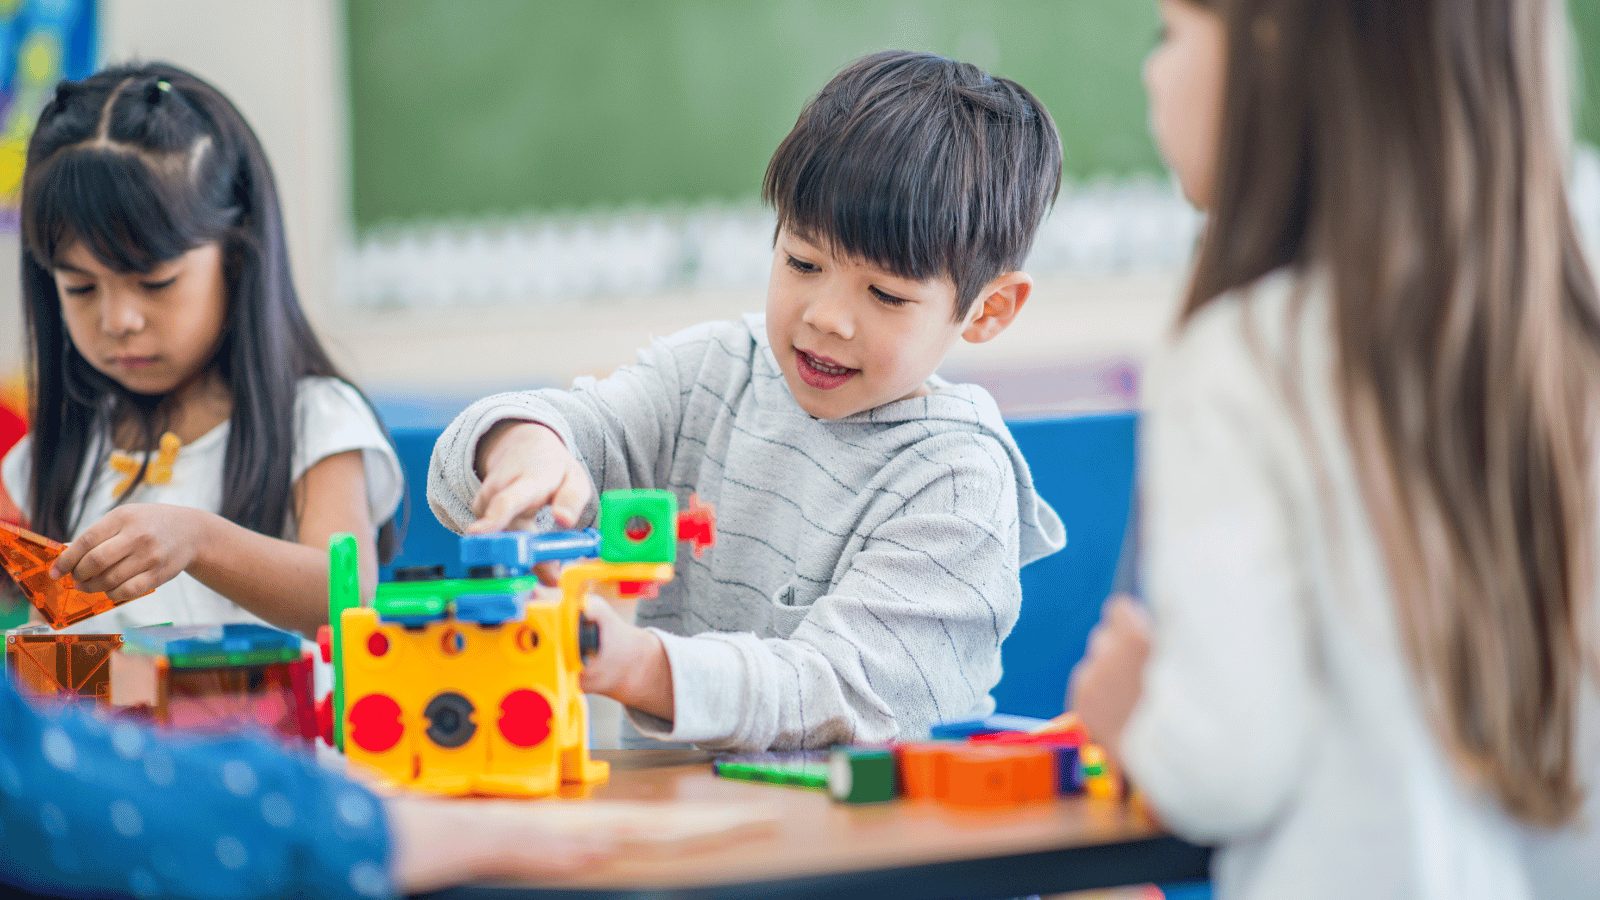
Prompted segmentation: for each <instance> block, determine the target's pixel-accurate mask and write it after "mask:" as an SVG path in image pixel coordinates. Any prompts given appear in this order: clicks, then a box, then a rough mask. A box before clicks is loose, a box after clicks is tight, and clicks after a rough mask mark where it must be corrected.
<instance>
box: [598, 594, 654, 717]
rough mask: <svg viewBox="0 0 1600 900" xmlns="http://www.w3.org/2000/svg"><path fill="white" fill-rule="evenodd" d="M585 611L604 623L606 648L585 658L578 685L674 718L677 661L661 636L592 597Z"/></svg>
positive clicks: (602, 631)
mask: <svg viewBox="0 0 1600 900" xmlns="http://www.w3.org/2000/svg"><path fill="white" fill-rule="evenodd" d="M584 615H585V616H587V617H588V618H589V619H590V620H591V621H593V622H594V623H595V624H596V625H597V626H598V627H599V629H600V649H599V651H598V652H596V653H594V654H592V655H590V656H588V657H586V658H585V659H584V661H583V672H582V673H580V674H579V676H578V686H579V687H580V688H581V689H582V690H583V692H584V693H586V694H602V695H604V696H607V697H610V698H611V699H613V700H616V701H617V702H618V703H621V704H622V705H623V706H629V707H632V708H634V709H637V710H640V711H641V712H646V713H649V714H650V715H652V716H655V717H656V718H658V719H666V720H667V721H669V722H670V721H672V718H673V713H674V707H673V702H672V667H671V666H670V665H669V664H668V662H667V650H666V648H665V647H663V646H662V645H661V639H660V638H658V637H656V636H655V635H654V634H653V633H651V632H650V631H649V630H648V629H644V628H640V627H639V626H637V625H635V624H633V623H632V622H629V621H628V620H627V619H624V618H623V617H622V615H621V614H619V613H618V612H617V611H616V610H615V609H613V608H612V607H611V604H610V603H607V602H606V601H605V600H602V599H600V598H598V597H590V598H589V602H588V604H587V605H586V606H585V607H584Z"/></svg>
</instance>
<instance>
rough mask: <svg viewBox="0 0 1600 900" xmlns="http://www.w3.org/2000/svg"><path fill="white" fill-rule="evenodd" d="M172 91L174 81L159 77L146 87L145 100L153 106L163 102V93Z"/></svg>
mask: <svg viewBox="0 0 1600 900" xmlns="http://www.w3.org/2000/svg"><path fill="white" fill-rule="evenodd" d="M171 92H172V83H171V82H169V81H167V80H166V79H165V78H157V79H156V80H155V81H152V82H150V84H149V85H148V86H146V87H145V89H144V101H145V102H146V103H148V104H150V105H151V106H154V105H156V104H157V103H160V102H161V98H162V96H163V95H165V94H169V93H171Z"/></svg>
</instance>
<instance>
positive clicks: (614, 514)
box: [600, 490, 678, 563]
mask: <svg viewBox="0 0 1600 900" xmlns="http://www.w3.org/2000/svg"><path fill="white" fill-rule="evenodd" d="M630 530H632V531H635V532H636V533H635V534H634V535H632V536H630V533H629V532H630ZM640 531H642V532H643V534H642V536H641V535H639V534H637V532H640ZM600 558H601V559H602V560H604V561H606V562H613V563H628V562H642V563H672V562H676V561H677V559H678V498H677V497H675V496H673V494H672V492H671V491H657V490H632V491H606V492H605V493H604V494H601V495H600Z"/></svg>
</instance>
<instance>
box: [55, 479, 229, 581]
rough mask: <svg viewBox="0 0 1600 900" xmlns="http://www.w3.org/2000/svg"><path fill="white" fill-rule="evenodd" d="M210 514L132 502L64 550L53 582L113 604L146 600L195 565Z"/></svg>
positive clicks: (107, 517) (113, 511)
mask: <svg viewBox="0 0 1600 900" xmlns="http://www.w3.org/2000/svg"><path fill="white" fill-rule="evenodd" d="M210 517H211V514H210V513H207V512H204V511H202V510H198V509H190V508H188V507H185V506H168V505H166V504H163V503H129V504H128V505H126V506H119V507H117V508H115V509H113V510H111V511H110V512H108V513H106V514H105V517H104V518H102V519H101V520H100V521H98V522H96V523H94V524H93V525H90V526H89V528H88V529H87V530H85V531H84V532H83V534H81V535H79V536H78V539H77V540H75V541H73V542H72V543H71V544H69V545H68V546H67V549H66V550H64V551H62V553H61V556H60V558H58V559H57V560H56V562H55V565H54V566H52V567H51V568H50V575H51V577H53V578H60V577H61V576H62V575H71V576H72V578H73V580H74V581H76V582H77V583H78V589H79V590H83V591H88V592H90V593H98V592H101V591H104V592H105V593H106V594H107V595H109V596H110V597H111V599H113V600H117V601H122V600H132V599H133V598H135V597H142V596H144V595H145V594H148V593H150V592H151V591H153V590H155V589H156V588H158V587H160V586H161V585H163V584H166V583H167V582H169V581H171V580H172V579H174V578H176V577H177V576H178V573H179V572H182V571H184V570H185V569H187V568H189V565H190V564H191V563H193V562H194V560H195V555H196V554H197V553H198V552H199V548H200V546H201V543H202V542H203V541H204V539H205V536H204V532H205V527H206V522H207V519H208V518H210Z"/></svg>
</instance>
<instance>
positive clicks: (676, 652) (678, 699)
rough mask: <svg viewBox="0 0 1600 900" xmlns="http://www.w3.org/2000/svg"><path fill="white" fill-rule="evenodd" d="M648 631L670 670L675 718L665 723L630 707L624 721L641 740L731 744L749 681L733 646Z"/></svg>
mask: <svg viewBox="0 0 1600 900" xmlns="http://www.w3.org/2000/svg"><path fill="white" fill-rule="evenodd" d="M650 631H651V632H652V633H653V634H655V636H656V637H658V638H660V639H661V646H662V647H663V648H664V649H665V650H666V653H667V664H668V665H669V666H670V667H671V669H672V704H673V709H674V710H675V719H674V720H673V721H671V722H668V721H667V720H665V719H660V718H657V717H655V716H652V715H649V714H648V713H642V712H640V711H638V710H636V709H628V718H629V720H630V721H632V722H633V725H634V727H635V728H637V729H639V732H640V733H641V734H643V735H644V736H646V737H650V738H654V739H656V740H659V741H681V742H685V743H692V744H707V745H713V746H716V745H732V744H734V743H736V737H737V734H738V731H739V727H740V725H741V724H743V723H744V722H745V721H746V719H747V717H746V715H745V702H746V697H745V691H746V682H748V681H749V677H748V675H747V674H746V670H745V661H744V657H743V655H742V654H741V653H740V652H739V648H738V647H736V646H734V645H733V644H730V643H727V642H726V641H719V640H708V639H706V638H705V637H704V636H701V637H683V636H681V635H676V634H670V633H668V632H665V631H662V630H661V629H659V628H652V629H650Z"/></svg>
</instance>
